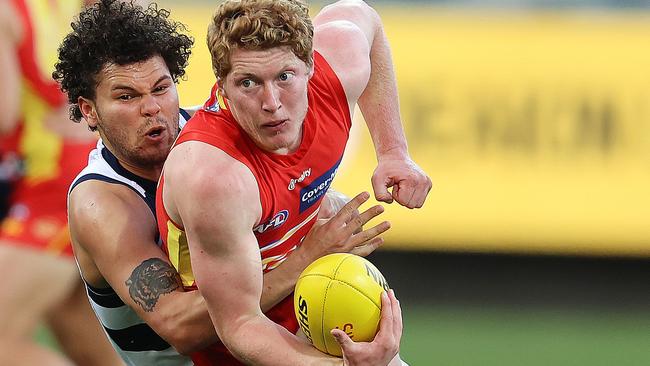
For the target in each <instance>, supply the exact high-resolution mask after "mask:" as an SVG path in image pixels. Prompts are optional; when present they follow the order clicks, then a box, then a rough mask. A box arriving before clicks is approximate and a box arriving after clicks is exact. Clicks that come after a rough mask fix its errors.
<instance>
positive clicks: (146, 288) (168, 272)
mask: <svg viewBox="0 0 650 366" xmlns="http://www.w3.org/2000/svg"><path fill="white" fill-rule="evenodd" d="M125 284H126V287H128V289H129V295H130V296H131V298H132V299H133V301H135V302H136V303H137V304H138V305H140V306H141V307H142V309H144V311H146V312H151V311H153V308H154V307H155V306H156V303H157V302H158V298H159V297H160V296H161V295H164V294H168V293H170V292H172V291H174V290H176V289H177V288H179V287H181V286H182V284H181V278H180V276H179V275H178V272H176V270H175V269H174V267H172V266H171V265H170V264H169V263H167V262H165V261H163V260H162V259H160V258H149V259H147V260H145V261H144V262H142V263H140V265H139V266H137V267H135V269H134V270H133V273H131V276H130V277H129V279H128V280H126V282H125Z"/></svg>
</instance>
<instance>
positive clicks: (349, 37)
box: [314, 0, 431, 208]
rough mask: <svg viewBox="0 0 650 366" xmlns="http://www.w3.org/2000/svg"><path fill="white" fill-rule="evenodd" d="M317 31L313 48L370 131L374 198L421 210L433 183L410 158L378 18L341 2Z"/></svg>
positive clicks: (321, 17)
mask: <svg viewBox="0 0 650 366" xmlns="http://www.w3.org/2000/svg"><path fill="white" fill-rule="evenodd" d="M314 26H315V31H314V48H315V49H316V50H317V51H318V52H320V53H321V54H322V55H323V56H324V57H325V59H326V60H327V61H328V63H329V64H330V66H331V67H332V68H333V69H334V72H335V73H336V75H337V76H338V77H339V80H340V81H341V83H342V85H343V88H344V89H345V91H346V95H347V97H348V102H349V103H350V105H351V106H353V105H354V104H355V103H357V102H358V104H359V107H360V109H361V112H362V113H363V116H364V118H365V120H366V123H367V125H368V129H369V130H370V135H371V137H372V141H373V143H374V146H375V152H376V154H377V160H378V166H377V168H376V169H375V172H374V174H373V177H372V185H373V189H374V191H375V197H376V198H377V200H379V201H383V202H387V203H390V202H392V201H393V199H394V200H396V201H397V202H398V203H399V204H401V205H403V206H406V207H408V208H416V207H422V205H423V204H424V201H425V199H426V197H427V194H428V193H429V190H430V189H431V180H430V179H429V177H428V176H427V175H426V174H425V173H424V172H423V171H422V169H420V167H419V166H418V165H417V164H415V162H413V160H411V158H410V156H409V153H408V147H407V143H406V137H405V135H404V130H403V128H402V122H401V117H400V109H399V96H398V93H397V82H396V79H395V72H394V69H393V63H392V56H391V51H390V46H389V44H388V40H387V38H386V34H385V33H384V27H383V25H382V22H381V19H380V17H379V15H378V14H377V12H376V11H375V10H374V9H372V8H371V7H370V6H369V5H367V4H366V3H365V2H363V1H361V0H343V1H339V2H337V3H335V4H332V5H329V6H327V7H325V8H324V9H323V10H322V11H321V12H320V13H319V14H318V16H317V17H316V18H315V19H314ZM341 45H345V47H342V46H341ZM350 110H353V108H351V109H350ZM390 187H392V188H393V189H392V192H389V191H388V189H389V188H390Z"/></svg>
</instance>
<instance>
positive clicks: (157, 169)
mask: <svg viewBox="0 0 650 366" xmlns="http://www.w3.org/2000/svg"><path fill="white" fill-rule="evenodd" d="M117 161H119V162H120V165H122V167H124V169H126V170H128V171H130V172H131V173H133V174H135V175H137V176H139V177H142V178H144V179H148V180H151V181H154V182H157V181H158V178H160V174H161V173H162V168H163V164H162V163H161V164H156V165H151V166H148V167H146V168H145V167H141V166H138V165H135V164H130V163H129V162H127V161H125V160H122V159H120V158H117Z"/></svg>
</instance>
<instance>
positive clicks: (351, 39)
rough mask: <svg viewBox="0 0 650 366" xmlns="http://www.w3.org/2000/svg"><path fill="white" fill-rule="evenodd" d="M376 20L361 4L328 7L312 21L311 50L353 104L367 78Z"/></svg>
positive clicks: (374, 15) (345, 3)
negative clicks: (320, 58) (326, 64)
mask: <svg viewBox="0 0 650 366" xmlns="http://www.w3.org/2000/svg"><path fill="white" fill-rule="evenodd" d="M378 22H379V20H378V18H377V16H376V12H374V10H373V9H372V8H370V7H369V6H368V5H367V4H365V3H364V2H363V1H353V0H346V1H339V2H336V3H334V4H332V5H328V6H326V7H325V8H323V10H321V12H320V13H318V15H317V16H316V18H315V19H314V50H316V51H318V53H320V54H321V55H322V56H323V57H324V58H325V60H327V62H328V64H329V65H330V67H332V69H333V70H334V72H335V73H336V75H337V76H338V78H339V80H340V81H341V84H342V85H343V88H344V89H345V91H346V94H347V96H348V101H349V102H350V103H351V104H353V103H356V101H357V99H358V97H359V95H361V93H362V92H363V90H364V89H365V86H366V85H367V83H368V79H369V77H370V71H371V68H370V49H371V45H372V39H373V37H374V31H375V29H376V26H377V24H378Z"/></svg>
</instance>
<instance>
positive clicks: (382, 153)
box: [377, 145, 411, 161]
mask: <svg viewBox="0 0 650 366" xmlns="http://www.w3.org/2000/svg"><path fill="white" fill-rule="evenodd" d="M410 159H411V157H410V156H409V153H408V148H407V147H406V145H404V146H392V147H389V148H384V149H377V161H382V160H410Z"/></svg>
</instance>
